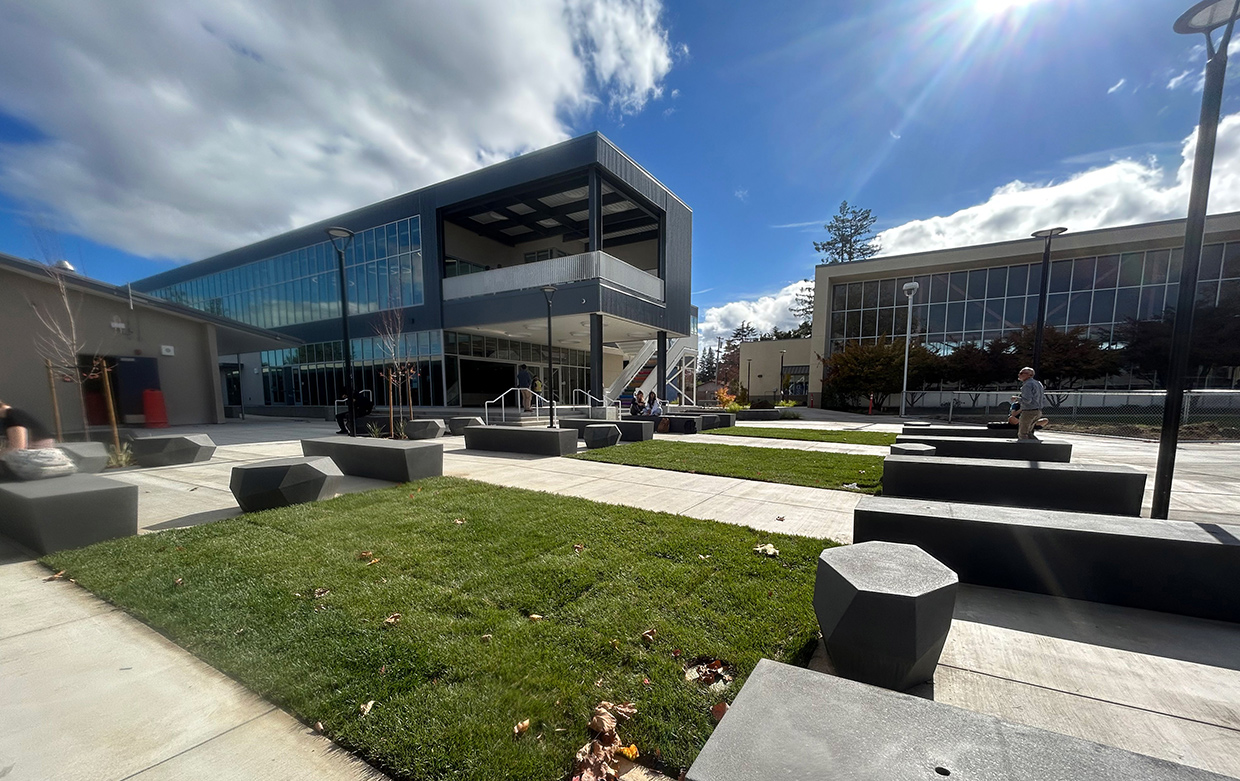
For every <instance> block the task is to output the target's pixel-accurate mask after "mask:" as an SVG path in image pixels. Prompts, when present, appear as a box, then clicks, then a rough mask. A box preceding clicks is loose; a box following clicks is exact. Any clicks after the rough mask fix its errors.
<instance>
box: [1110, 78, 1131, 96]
mask: <svg viewBox="0 0 1240 781" xmlns="http://www.w3.org/2000/svg"><path fill="white" fill-rule="evenodd" d="M1127 81H1128V79H1120V80H1119V81H1117V82H1115V85H1114V86H1113V87H1111V88H1110V89H1109V90H1107V94H1108V95H1110V94H1111V93H1112V92H1115V91H1117V90H1118V89H1119V88H1120V87H1122V86H1124V84H1125V83H1126V82H1127Z"/></svg>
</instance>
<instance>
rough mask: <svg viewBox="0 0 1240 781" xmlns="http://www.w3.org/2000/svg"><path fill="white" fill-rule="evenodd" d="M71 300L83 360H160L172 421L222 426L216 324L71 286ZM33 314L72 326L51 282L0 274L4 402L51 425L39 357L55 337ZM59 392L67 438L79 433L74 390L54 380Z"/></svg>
mask: <svg viewBox="0 0 1240 781" xmlns="http://www.w3.org/2000/svg"><path fill="white" fill-rule="evenodd" d="M68 302H69V306H70V308H71V309H72V310H73V312H74V313H75V317H74V321H75V323H76V326H77V333H78V335H79V343H80V344H81V350H80V354H81V355H85V356H87V357H91V356H97V355H98V356H109V357H115V358H120V357H128V356H149V357H153V358H155V359H156V361H157V365H158V367H159V368H158V370H159V380H160V386H161V390H162V391H163V394H164V403H165V405H166V407H167V411H168V421H169V423H171V424H173V425H183V424H201V423H218V422H221V421H222V420H223V418H224V409H223V401H222V398H221V395H220V383H219V370H218V360H217V356H216V354H215V334H214V326H212V325H210V324H207V323H202V322H200V321H196V320H193V319H190V318H185V317H180V316H177V315H174V314H170V313H166V312H160V311H157V310H153V309H149V308H145V307H143V306H142V305H141V304H139V305H137V306H136V307H135V308H134V309H132V310H131V309H130V308H129V303H128V301H127V300H126V299H125V298H122V297H116V296H111V295H105V294H100V293H96V292H93V291H83V290H76V289H74V288H72V287H70V288H68ZM36 308H37V309H38V311H40V312H44V313H46V314H47V315H48V316H50V317H54V318H56V319H57V320H58V322H62V323H67V314H66V309H65V302H64V299H63V298H62V296H61V294H60V290H59V288H58V287H57V285H56V284H55V282H54V281H53V280H52V279H51V277H50V276H49V277H48V278H47V279H37V278H34V277H31V276H27V275H25V274H22V273H18V272H15V271H12V270H9V269H3V268H0V333H4V334H6V337H5V340H4V342H5V346H4V349H3V353H4V354H3V357H2V359H0V364H2V365H3V367H4V369H3V374H2V375H0V399H3V400H4V401H5V402H7V403H9V404H12V405H13V406H15V407H20V408H22V409H25V410H28V411H29V412H30V413H31V414H33V415H35V416H36V417H38V418H39V419H41V420H42V421H43V422H44V423H46V424H47V425H48V427H52V426H53V409H52V401H51V392H50V389H49V383H48V372H47V366H46V363H45V360H44V356H43V355H42V354H41V351H40V342H41V341H43V340H45V339H46V338H47V337H49V336H50V332H49V330H48V328H47V327H45V326H44V325H43V324H42V323H41V322H40V321H39V318H38V315H37V313H36ZM114 323H115V324H117V327H114V325H113V324H114ZM120 325H123V326H124V328H123V329H122V328H120V327H119V326H120ZM165 346H167V347H171V348H172V353H173V354H172V355H164V354H162V353H163V350H162V348H163V347H165ZM56 391H57V395H58V406H59V408H60V414H61V420H62V423H63V426H64V428H65V430H66V432H69V431H76V432H80V431H82V429H83V421H82V414H81V411H80V410H81V406H80V404H79V403H78V400H77V395H76V386H75V385H74V384H72V383H69V382H63V381H57V382H56Z"/></svg>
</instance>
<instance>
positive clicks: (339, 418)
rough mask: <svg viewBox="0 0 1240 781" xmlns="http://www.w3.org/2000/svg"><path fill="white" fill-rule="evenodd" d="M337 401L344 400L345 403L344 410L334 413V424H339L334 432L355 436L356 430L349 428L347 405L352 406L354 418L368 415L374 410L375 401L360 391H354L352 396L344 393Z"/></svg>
mask: <svg viewBox="0 0 1240 781" xmlns="http://www.w3.org/2000/svg"><path fill="white" fill-rule="evenodd" d="M339 401H343V402H345V405H344V411H343V412H339V413H337V414H336V425H338V426H340V430H339V431H337V432H336V433H337V434H348V435H349V436H356V434H357V432H355V431H350V430H349V407H352V408H353V417H354V419H355V420H356V419H357V418H363V417H365V416H367V415H369V414H370V413H371V412H372V411H373V410H374V408H375V403H374V402H373V401H371V399H370V397H369V396H367V395H366V394H363V393H362V392H361V391H354V392H353V395H352V397H350V396H348V395H347V394H346V395H345V397H344V398H342V399H339Z"/></svg>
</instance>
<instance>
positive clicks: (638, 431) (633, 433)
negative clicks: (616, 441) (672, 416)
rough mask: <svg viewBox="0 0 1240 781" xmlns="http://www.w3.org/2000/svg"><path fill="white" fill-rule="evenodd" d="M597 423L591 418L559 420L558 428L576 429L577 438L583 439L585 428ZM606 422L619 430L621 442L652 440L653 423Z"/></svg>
mask: <svg viewBox="0 0 1240 781" xmlns="http://www.w3.org/2000/svg"><path fill="white" fill-rule="evenodd" d="M598 422H599V421H597V420H593V419H591V418H560V428H573V429H576V430H577V437H578V438H579V439H585V435H586V426H592V425H595V424H597V423H598ZM607 422H608V423H610V424H611V425H613V426H615V427H617V428H618V429H620V441H621V442H645V441H646V440H648V439H654V423H653V422H651V421H649V420H609V421H607Z"/></svg>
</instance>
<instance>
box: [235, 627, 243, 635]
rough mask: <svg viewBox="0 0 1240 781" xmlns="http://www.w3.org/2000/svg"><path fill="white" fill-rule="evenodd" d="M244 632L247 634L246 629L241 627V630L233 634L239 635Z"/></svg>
mask: <svg viewBox="0 0 1240 781" xmlns="http://www.w3.org/2000/svg"><path fill="white" fill-rule="evenodd" d="M243 632H245V627H241V628H240V629H238V630H237V631H236V632H233V634H234V635H239V634H242V633H243Z"/></svg>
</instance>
